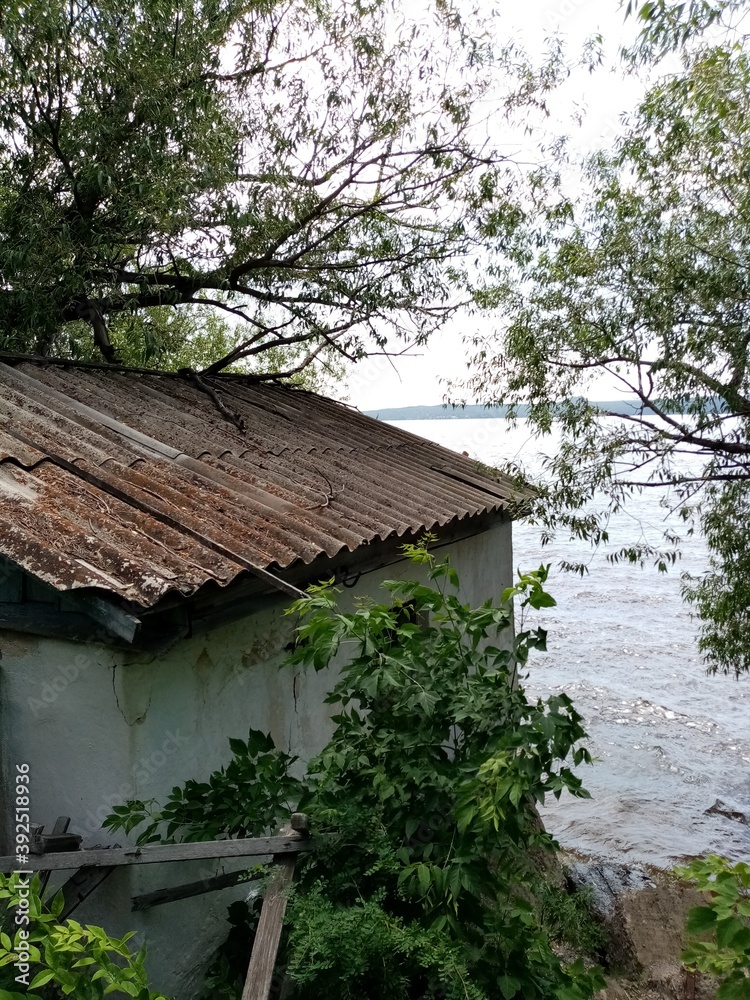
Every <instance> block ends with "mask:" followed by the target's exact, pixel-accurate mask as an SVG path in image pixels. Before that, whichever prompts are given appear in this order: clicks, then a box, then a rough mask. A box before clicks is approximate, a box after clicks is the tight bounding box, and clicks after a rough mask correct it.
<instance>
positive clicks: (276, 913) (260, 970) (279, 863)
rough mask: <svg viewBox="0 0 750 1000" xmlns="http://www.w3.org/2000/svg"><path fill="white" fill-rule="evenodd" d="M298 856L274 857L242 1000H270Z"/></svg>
mask: <svg viewBox="0 0 750 1000" xmlns="http://www.w3.org/2000/svg"><path fill="white" fill-rule="evenodd" d="M296 861H297V859H296V857H295V856H294V855H293V854H291V855H275V856H274V859H273V863H274V865H275V866H276V868H275V871H274V873H273V875H272V876H271V878H270V879H269V882H268V888H267V890H266V895H265V897H264V899H263V907H262V909H261V911H260V919H259V920H258V929H257V931H256V932H255V940H254V941H253V953H252V955H251V956H250V964H249V966H248V969H247V977H246V979H245V986H244V988H243V990H242V1000H268V998H269V996H270V995H271V984H272V983H273V970H274V968H275V966H276V956H277V954H278V952H279V942H280V941H281V930H282V927H283V923H284V913H285V912H286V899H287V894H288V891H289V886H290V885H291V884H292V879H293V878H294V866H295V864H296Z"/></svg>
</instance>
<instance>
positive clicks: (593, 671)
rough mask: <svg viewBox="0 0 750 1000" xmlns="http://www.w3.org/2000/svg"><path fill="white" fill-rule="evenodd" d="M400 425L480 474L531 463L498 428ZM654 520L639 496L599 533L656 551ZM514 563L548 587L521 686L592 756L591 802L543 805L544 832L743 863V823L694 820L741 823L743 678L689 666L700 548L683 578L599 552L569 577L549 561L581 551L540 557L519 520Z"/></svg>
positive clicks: (747, 773)
mask: <svg viewBox="0 0 750 1000" xmlns="http://www.w3.org/2000/svg"><path fill="white" fill-rule="evenodd" d="M399 426H401V427H403V428H404V429H405V430H408V431H411V432H412V433H415V434H421V435H422V436H424V437H427V438H431V439H432V440H434V441H437V442H439V443H440V444H443V445H445V446H446V447H449V448H453V449H455V450H457V451H468V452H469V454H470V455H472V456H473V457H476V458H478V459H481V460H482V461H484V462H487V463H488V464H494V463H497V462H499V461H502V460H504V459H507V458H513V457H516V456H521V457H523V458H525V459H527V460H530V461H531V464H532V465H533V464H535V462H536V460H537V459H536V456H535V455H534V452H536V451H537V449H538V446H537V445H536V444H534V443H532V442H530V441H529V440H528V434H527V432H526V430H525V428H524V427H523V426H520V427H518V428H515V429H512V430H508V428H507V425H506V422H505V421H504V420H425V421H404V422H401V423H399ZM550 447H551V446H548V449H547V450H549V449H550ZM664 517H665V514H664V511H663V510H662V508H661V507H660V506H659V497H658V495H657V493H656V492H655V491H644V493H643V494H642V495H641V496H638V497H636V498H634V500H633V503H632V505H631V508H630V514H628V515H621V516H620V517H619V518H618V519H617V520H616V521H614V522H613V523H612V524H611V526H610V535H611V537H612V539H613V542H614V544H615V545H621V544H625V543H626V542H628V541H633V540H634V539H635V538H636V537H637V535H638V534H639V533H640V531H641V530H643V531H644V533H645V535H646V536H647V537H648V538H649V539H650V540H651V541H652V542H657V543H658V541H659V538H660V535H661V532H662V531H663V530H664V527H665V526H666V523H667V522H665V520H664ZM674 527H675V528H676V529H677V530H679V526H678V525H677V524H676V523H675V524H674ZM514 558H515V564H516V566H520V567H522V568H524V569H530V568H533V567H535V566H538V565H539V563H540V562H542V561H544V562H551V563H552V571H551V573H550V579H549V581H548V589H549V590H550V591H551V592H552V593H553V595H554V596H555V597H556V599H557V607H556V608H552V609H550V611H549V612H547V613H545V615H544V616H543V617H542V618H541V620H540V623H541V624H543V625H544V626H545V627H546V628H547V629H548V630H549V638H548V650H549V651H548V653H547V654H546V655H539V656H537V657H536V658H535V660H534V662H533V664H532V666H531V670H530V675H529V677H528V679H527V681H526V685H527V688H528V690H529V691H530V692H531V693H533V694H535V695H536V694H538V695H541V696H542V697H546V696H547V695H549V694H550V693H553V692H556V691H560V690H563V691H565V692H567V693H568V694H569V695H570V696H571V697H572V698H573V699H574V701H575V704H576V707H577V709H578V711H579V712H581V714H582V715H583V716H584V717H585V720H586V726H587V729H588V732H589V734H590V745H591V749H592V752H593V754H594V756H595V757H597V758H598V763H597V764H596V765H595V766H594V767H591V768H583V769H582V773H583V777H584V779H585V783H586V786H587V788H588V789H589V791H590V792H591V795H592V798H591V799H590V800H580V799H578V800H576V799H571V798H569V797H568V798H564V799H562V800H561V801H560V802H559V803H555V802H554V801H553V802H552V804H548V806H547V807H546V809H545V822H546V825H547V827H548V829H550V830H551V831H552V832H553V833H554V834H555V835H556V836H557V838H558V840H559V841H560V843H561V844H563V845H564V846H567V847H572V848H576V849H579V850H582V851H586V852H591V853H598V854H607V855H610V856H612V857H617V858H620V859H625V858H630V859H631V860H638V861H647V862H650V863H652V864H657V865H664V866H667V865H671V864H674V863H675V861H677V860H681V859H683V858H685V857H690V856H693V855H698V854H704V853H708V852H712V853H719V854H723V855H725V856H728V857H730V858H733V859H741V858H743V859H747V858H748V856H750V825H746V824H745V823H742V822H741V821H739V820H738V819H730V818H727V817H725V816H723V815H721V814H718V813H706V809H709V808H710V807H711V806H713V805H714V803H715V802H716V800H717V799H720V800H721V801H722V802H723V803H724V804H725V805H726V806H727V807H728V809H729V810H730V811H734V812H737V813H740V814H742V815H743V816H744V817H745V818H746V819H747V822H748V823H750V678H748V677H743V678H742V679H741V680H740V681H739V682H738V681H735V680H734V679H732V678H729V677H725V676H718V677H709V676H707V675H706V672H705V667H704V665H703V663H702V662H701V658H700V655H699V653H698V650H697V643H696V634H697V625H696V623H695V622H693V621H692V620H691V618H690V615H689V613H688V611H687V610H686V608H685V606H684V605H683V603H682V600H681V598H680V580H679V576H680V573H681V572H683V571H688V572H691V573H700V572H701V571H702V570H703V569H704V568H705V565H706V554H705V551H704V548H703V546H702V543H701V541H700V539H688V540H687V541H686V543H685V546H684V548H683V558H682V564H681V566H678V568H677V569H676V570H675V569H673V570H670V572H669V573H668V574H663V573H658V572H657V571H656V570H655V569H652V568H650V567H647V568H645V569H641V568H639V567H637V566H631V565H624V564H617V565H612V564H610V563H609V562H607V561H606V558H605V556H604V554H603V553H597V554H596V555H595V556H594V557H593V559H591V563H590V571H589V573H588V574H587V575H586V576H585V577H583V578H581V577H579V576H575V575H573V574H570V573H564V572H562V571H560V570H559V569H558V568H557V563H558V562H559V561H560V560H561V559H568V560H577V559H581V560H586V559H589V558H591V551H590V550H589V549H588V547H587V546H586V545H585V544H581V543H556V544H555V545H554V546H547V547H545V548H544V549H542V548H541V546H540V542H539V533H538V530H537V529H534V528H533V527H531V526H528V525H525V524H523V523H522V522H520V523H517V524H516V525H515V526H514Z"/></svg>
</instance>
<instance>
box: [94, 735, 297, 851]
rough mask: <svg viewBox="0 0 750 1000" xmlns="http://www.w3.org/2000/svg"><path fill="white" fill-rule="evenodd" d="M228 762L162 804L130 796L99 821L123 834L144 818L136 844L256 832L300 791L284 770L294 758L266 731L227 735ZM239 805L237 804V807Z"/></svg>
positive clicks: (276, 817)
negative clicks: (241, 737)
mask: <svg viewBox="0 0 750 1000" xmlns="http://www.w3.org/2000/svg"><path fill="white" fill-rule="evenodd" d="M229 747H230V749H231V751H232V753H233V755H234V756H233V757H232V760H231V761H230V763H229V764H228V765H227V766H226V767H222V768H220V769H219V770H218V771H214V772H213V773H212V774H211V775H210V777H209V779H208V781H205V782H199V781H193V780H190V781H187V782H185V784H184V786H183V787H182V788H180V787H175V788H173V789H172V793H171V794H170V796H169V798H168V799H167V802H166V804H165V805H164V806H163V807H161V808H158V807H157V805H156V803H155V802H154V801H153V800H152V801H149V802H143V801H141V800H138V799H131V800H130V801H129V802H127V803H125V804H124V805H121V806H115V807H114V809H113V810H112V813H111V815H109V816H108V817H107V819H105V821H104V823H103V824H102V825H103V826H105V827H108V828H109V829H111V830H124V831H125V833H129V832H130V831H131V830H133V829H135V827H137V826H140V825H141V824H142V823H144V822H145V821H146V820H148V825H147V826H146V827H145V829H143V830H142V831H141V832H140V834H139V835H138V843H139V844H150V843H153V842H155V841H161V842H162V843H169V842H172V843H173V842H174V841H175V840H186V841H194V840H218V839H221V838H223V837H248V836H253V835H255V836H259V835H260V834H262V833H264V832H265V831H266V830H268V829H269V828H271V827H272V826H274V824H276V823H277V822H278V821H279V819H280V818H281V817H284V816H288V815H289V813H290V811H291V809H292V804H293V803H294V802H296V801H297V799H298V798H299V796H300V794H301V785H300V782H299V781H298V780H297V779H296V778H294V777H292V776H291V775H290V774H289V769H290V768H291V767H292V765H293V764H294V763H295V762H296V760H297V758H296V757H290V756H289V754H285V753H283V752H282V751H281V750H277V749H276V747H275V746H274V743H273V740H272V739H271V737H270V736H269V735H268V734H267V733H261V732H259V731H258V730H257V729H251V730H250V732H249V734H248V738H247V740H238V739H230V740H229ZM240 803H241V805H240Z"/></svg>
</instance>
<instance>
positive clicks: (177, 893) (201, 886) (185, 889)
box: [132, 868, 261, 910]
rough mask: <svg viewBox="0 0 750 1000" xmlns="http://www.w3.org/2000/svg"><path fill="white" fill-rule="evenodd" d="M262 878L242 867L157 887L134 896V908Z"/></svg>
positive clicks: (201, 893) (188, 896)
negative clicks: (179, 883)
mask: <svg viewBox="0 0 750 1000" xmlns="http://www.w3.org/2000/svg"><path fill="white" fill-rule="evenodd" d="M260 878H261V876H260V875H256V876H251V875H250V874H249V873H248V871H247V869H246V868H240V870H239V871H236V872H225V873H224V874H222V875H212V876H211V878H204V879H201V880H200V882H185V883H183V884H182V885H173V886H169V887H168V888H166V889H155V890H154V891H153V892H146V893H144V894H143V895H142V896H133V906H132V909H134V910H147V909H148V908H149V907H151V906H162V905H163V904H164V903H173V902H175V900H178V899H189V898H190V897H191V896H202V895H203V894H204V893H206V892H214V891H215V890H216V889H229V888H231V887H232V886H234V885H240V884H241V883H242V882H257V881H258V879H260Z"/></svg>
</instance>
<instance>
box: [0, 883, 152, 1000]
mask: <svg viewBox="0 0 750 1000" xmlns="http://www.w3.org/2000/svg"><path fill="white" fill-rule="evenodd" d="M22 895H23V907H24V910H23V912H24V913H26V912H28V917H29V925H28V927H26V926H23V927H19V928H18V930H16V931H15V934H14V937H13V939H11V937H10V935H9V934H8V933H6V932H5V931H3V932H2V933H0V969H2V971H3V972H6V973H7V972H11V973H12V975H11V976H8V975H5V977H4V979H3V981H4V982H5V983H7V985H8V986H13V985H16V982H15V976H16V975H17V974H18V972H17V971H16V970H18V969H19V967H20V963H21V962H24V963H26V962H28V965H29V966H30V969H29V977H28V983H29V985H28V990H25V991H24V992H23V993H20V992H17V991H15V990H10V989H3V988H1V987H2V982H0V1000H43V998H44V1000H46V998H47V997H59V996H60V994H62V995H64V996H72V997H73V998H74V1000H101V998H102V997H103V996H104V995H105V994H108V995H113V996H129V997H135V998H136V1000H167V998H166V997H164V996H163V995H162V994H161V993H158V992H153V991H151V990H150V989H149V988H148V983H147V981H146V972H145V969H144V966H143V963H144V959H145V949H143V948H142V949H141V950H140V951H139V952H138V953H137V954H135V955H134V954H133V953H132V952H131V951H130V949H129V947H128V940H129V939H130V938H131V937H132V936H133V934H132V933H131V934H126V935H125V937H122V938H114V937H110V935H109V934H107V932H106V931H104V930H103V929H102V928H101V927H93V926H86V927H83V926H81V924H79V923H77V921H75V920H70V919H68V920H64V921H63V922H62V923H59V922H58V917H59V915H60V913H61V911H62V907H63V898H62V895H61V894H60V893H58V894H57V896H56V897H55V898H54V899H53V900H52V904H51V906H50V907H49V908H47V907H45V905H44V903H43V902H42V899H41V893H40V882H39V876H38V875H35V876H34V877H33V879H32V880H31V882H30V883H29V885H28V891H27V890H26V882H25V879H21V877H19V876H18V875H10V876H7V875H2V874H0V899H6V900H7V901H8V902H7V907H8V909H9V910H15V911H16V912H20V907H21V904H22V898H21V897H22ZM26 903H28V911H27V910H26ZM27 932H28V936H26V933H27ZM26 955H28V959H27V958H26Z"/></svg>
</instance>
